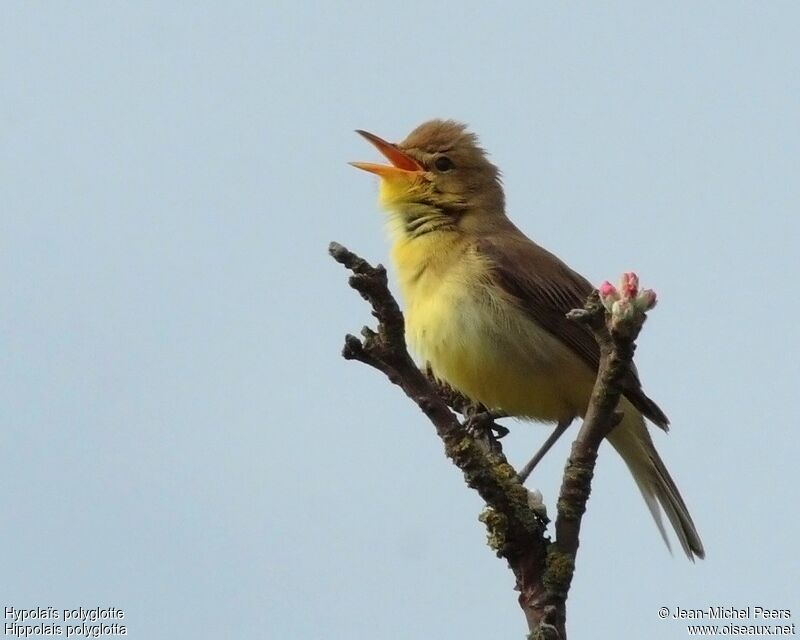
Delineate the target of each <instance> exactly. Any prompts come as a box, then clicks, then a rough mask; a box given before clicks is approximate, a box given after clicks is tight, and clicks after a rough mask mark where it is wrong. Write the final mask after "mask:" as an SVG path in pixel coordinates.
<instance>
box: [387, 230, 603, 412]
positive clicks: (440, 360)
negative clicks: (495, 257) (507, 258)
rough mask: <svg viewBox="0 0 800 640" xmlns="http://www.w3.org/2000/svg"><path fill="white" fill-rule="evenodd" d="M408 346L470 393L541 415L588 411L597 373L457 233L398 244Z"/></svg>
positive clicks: (486, 402) (394, 254)
mask: <svg viewBox="0 0 800 640" xmlns="http://www.w3.org/2000/svg"><path fill="white" fill-rule="evenodd" d="M392 258H393V262H394V264H395V267H396V269H397V274H398V279H399V283H400V287H401V291H402V295H403V299H404V301H405V316H406V334H407V340H408V343H409V346H410V347H411V348H412V350H413V351H414V352H415V353H416V354H417V355H418V356H419V358H420V359H421V360H422V361H423V362H424V363H429V364H430V366H431V368H432V369H433V371H434V373H435V375H436V376H437V377H438V378H440V379H441V380H444V381H445V382H447V383H448V384H449V385H450V386H452V387H453V388H455V389H457V390H459V391H460V392H461V393H463V394H464V395H466V396H467V397H469V398H470V399H472V400H474V401H477V402H480V403H482V404H484V405H486V406H487V407H489V408H492V409H500V410H503V411H505V412H506V413H508V414H510V415H516V416H520V417H523V416H524V417H528V418H533V419H537V420H543V421H558V420H566V419H571V418H573V417H575V416H577V415H582V414H583V413H584V412H585V406H586V403H587V402H588V398H589V393H590V391H591V387H592V383H593V380H594V375H593V373H592V372H591V371H589V369H588V367H587V366H586V365H584V364H583V362H582V361H580V359H579V358H578V357H577V356H576V355H575V354H573V353H572V351H571V350H569V349H568V348H567V347H566V346H564V345H563V344H562V343H561V342H559V341H558V340H556V339H555V338H554V337H553V336H552V335H551V334H550V333H548V332H547V331H545V330H544V329H542V328H541V327H539V326H538V325H537V324H535V323H534V322H533V321H532V320H531V318H530V317H529V316H527V315H526V314H525V313H524V312H522V311H520V310H519V309H518V308H517V307H515V306H514V305H513V304H511V302H510V300H509V299H508V297H507V296H506V295H505V294H504V293H503V292H502V291H501V290H500V289H499V288H498V287H497V286H496V285H493V284H492V282H491V280H490V279H489V278H488V265H487V264H486V263H485V262H484V260H483V258H482V257H481V256H479V255H478V254H477V252H475V251H473V249H472V246H471V244H470V243H469V242H468V241H467V240H466V239H465V238H463V237H460V236H457V235H456V234H441V235H440V234H428V235H426V236H422V237H420V238H416V239H414V240H411V241H405V240H403V239H400V240H398V241H396V242H395V245H394V247H393V250H392Z"/></svg>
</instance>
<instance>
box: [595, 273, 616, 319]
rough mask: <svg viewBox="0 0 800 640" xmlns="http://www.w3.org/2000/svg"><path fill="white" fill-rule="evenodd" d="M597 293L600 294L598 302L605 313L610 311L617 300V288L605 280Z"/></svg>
mask: <svg viewBox="0 0 800 640" xmlns="http://www.w3.org/2000/svg"><path fill="white" fill-rule="evenodd" d="M597 292H598V293H599V294H600V302H602V303H603V306H604V307H605V308H606V310H607V311H611V307H612V305H613V304H614V303H615V302H616V301H617V300H619V291H617V288H616V287H615V286H614V285H613V284H611V283H610V282H609V281H608V280H606V281H605V282H604V283H603V284H601V285H600V288H599V289H598V290H597Z"/></svg>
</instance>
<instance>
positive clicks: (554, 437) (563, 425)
mask: <svg viewBox="0 0 800 640" xmlns="http://www.w3.org/2000/svg"><path fill="white" fill-rule="evenodd" d="M571 424H572V420H568V421H566V422H559V423H558V424H557V425H556V428H555V429H553V433H551V434H550V435H549V436H548V438H547V440H545V441H544V444H542V446H541V447H540V448H539V450H538V451H537V452H536V455H534V456H533V458H531V459H530V461H529V462H528V464H526V465H525V466H524V467H522V469H521V470H520V472H519V474H517V477H518V478H519V481H520V482H521V483H522V484H525V481H526V480H527V479H528V476H529V475H531V471H533V469H534V467H536V465H537V464H539V462H540V461H541V459H542V458H544V456H545V454H546V453H547V452H548V451H550V448H551V447H552V446H553V445H554V444H555V443H556V442H557V441H558V439H559V438H560V437H561V435H562V434H563V433H564V432H565V431H566V430H567V427H569V425H571Z"/></svg>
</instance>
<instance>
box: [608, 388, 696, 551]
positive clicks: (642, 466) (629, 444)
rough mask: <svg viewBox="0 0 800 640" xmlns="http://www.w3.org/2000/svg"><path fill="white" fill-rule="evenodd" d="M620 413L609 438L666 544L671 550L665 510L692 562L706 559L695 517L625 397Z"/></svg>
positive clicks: (639, 418)
mask: <svg viewBox="0 0 800 640" xmlns="http://www.w3.org/2000/svg"><path fill="white" fill-rule="evenodd" d="M620 410H621V411H622V412H623V413H624V415H625V417H624V418H623V420H622V422H621V423H620V424H619V425H618V426H617V427H616V428H615V429H614V430H613V431H612V432H611V435H610V436H609V438H608V439H609V441H610V442H611V444H612V446H613V447H614V448H615V449H616V450H617V452H618V453H619V454H620V455H621V456H622V459H623V460H625V464H627V465H628V469H630V471H631V473H632V474H633V478H634V480H636V484H637V485H638V487H639V490H640V491H641V492H642V495H643V496H644V501H645V502H646V503H647V508H648V509H650V513H651V514H652V515H653V519H654V520H655V521H656V525H657V526H658V529H659V531H660V532H661V536H662V537H663V538H664V542H666V543H667V547H670V544H669V539H668V538H667V533H666V531H664V524H663V522H662V520H661V510H662V509H663V511H664V513H666V514H667V518H668V519H669V521H670V523H671V524H672V526H673V528H674V529H675V533H676V534H677V536H678V540H680V543H681V546H682V547H683V550H684V551H685V552H686V555H687V556H688V557H689V559H690V560H694V558H695V556H697V557H698V558H703V557H705V551H704V550H703V543H702V542H701V541H700V536H699V535H698V533H697V529H696V528H695V526H694V522H692V516H690V515H689V509H688V508H687V507H686V503H685V502H684V501H683V498H681V494H680V492H679V491H678V487H676V486H675V482H674V481H673V480H672V478H671V477H670V475H669V472H668V471H667V468H666V467H665V466H664V463H663V462H662V460H661V457H660V456H659V455H658V452H657V451H656V449H655V446H654V445H653V441H652V439H651V438H650V433H649V432H648V431H647V426H646V425H645V423H644V418H643V417H642V415H641V414H640V413H639V412H638V411H637V410H636V409H634V407H633V406H632V405H631V404H630V403H629V402H628V401H627V400H626V399H625V398H623V400H622V402H621V403H620ZM659 507H660V508H659ZM670 548H671V547H670Z"/></svg>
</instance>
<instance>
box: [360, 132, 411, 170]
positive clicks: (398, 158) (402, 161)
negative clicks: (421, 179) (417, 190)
mask: <svg viewBox="0 0 800 640" xmlns="http://www.w3.org/2000/svg"><path fill="white" fill-rule="evenodd" d="M356 133H358V134H359V135H362V136H364V137H365V138H366V139H367V140H369V142H371V143H372V144H373V145H374V146H375V148H377V149H378V151H380V152H381V153H382V154H383V155H384V157H385V158H386V159H387V160H388V161H389V162H391V163H392V164H391V165H387V164H373V163H371V162H351V163H350V164H351V165H353V166H354V167H357V168H359V169H363V170H364V171H369V172H370V173H375V174H377V175H379V176H380V177H381V178H390V177H400V176H402V177H406V178H411V177H416V176H418V175H421V174H423V173H425V167H423V166H422V165H421V164H420V163H419V162H417V161H416V160H414V158H412V157H411V156H410V155H408V154H407V153H405V152H403V151H401V150H400V149H398V148H397V145H394V144H392V143H391V142H386V140H384V139H383V138H379V137H378V136H376V135H375V134H374V133H369V132H367V131H362V130H361V129H356Z"/></svg>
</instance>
